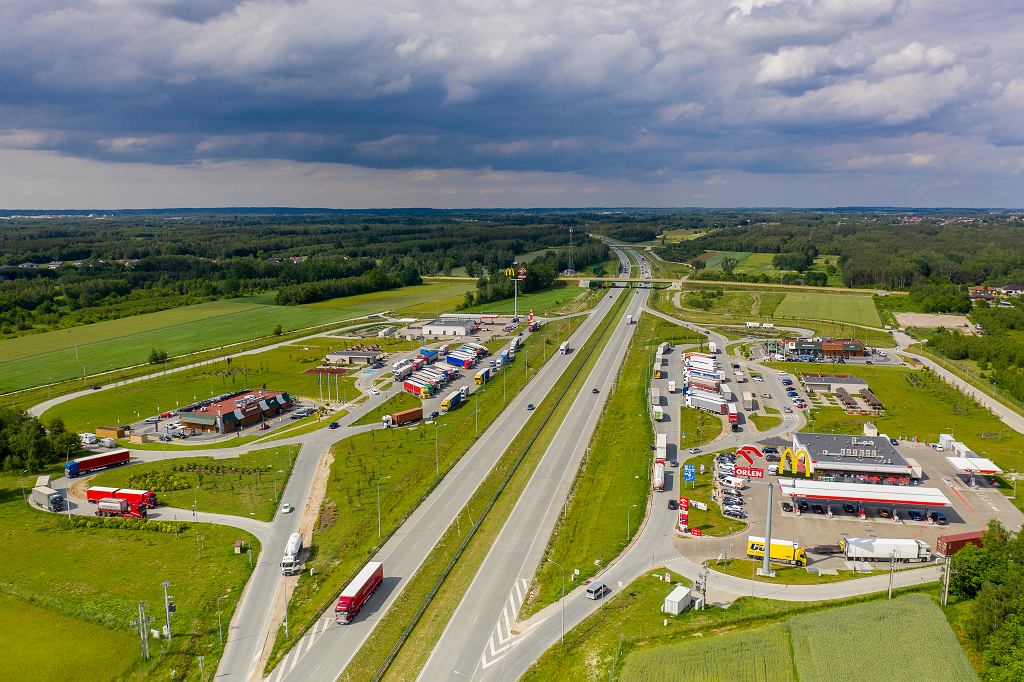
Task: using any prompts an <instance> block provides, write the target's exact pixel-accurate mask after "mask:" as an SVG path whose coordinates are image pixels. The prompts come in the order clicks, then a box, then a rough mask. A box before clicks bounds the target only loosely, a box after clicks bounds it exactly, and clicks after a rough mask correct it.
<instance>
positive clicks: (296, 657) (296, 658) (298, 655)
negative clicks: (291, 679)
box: [288, 642, 302, 675]
mask: <svg viewBox="0 0 1024 682" xmlns="http://www.w3.org/2000/svg"><path fill="white" fill-rule="evenodd" d="M300 645H301V642H300ZM301 648H302V647H301V646H297V647H295V655H294V656H292V664H291V667H289V668H288V674H289V675H290V674H291V672H292V671H293V670H295V664H296V663H298V662H299V659H300V658H302V654H301V652H300V649H301Z"/></svg>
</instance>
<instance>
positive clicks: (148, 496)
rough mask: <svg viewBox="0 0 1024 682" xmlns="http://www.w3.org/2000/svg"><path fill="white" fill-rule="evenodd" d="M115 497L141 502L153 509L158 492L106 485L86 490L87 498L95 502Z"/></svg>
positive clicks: (136, 502)
mask: <svg viewBox="0 0 1024 682" xmlns="http://www.w3.org/2000/svg"><path fill="white" fill-rule="evenodd" d="M108 498H114V499H118V500H125V501H127V502H131V503H133V504H139V505H142V506H144V507H148V508H149V509H152V508H153V507H155V506H156V493H154V492H153V491H151V490H133V489H131V488H111V487H109V486H105V485H94V486H92V487H91V488H88V489H87V490H86V491H85V499H86V500H87V501H89V502H92V503H93V504H98V503H99V502H100V501H101V500H105V499H108Z"/></svg>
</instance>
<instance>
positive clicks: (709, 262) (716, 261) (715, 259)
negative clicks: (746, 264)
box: [699, 251, 751, 270]
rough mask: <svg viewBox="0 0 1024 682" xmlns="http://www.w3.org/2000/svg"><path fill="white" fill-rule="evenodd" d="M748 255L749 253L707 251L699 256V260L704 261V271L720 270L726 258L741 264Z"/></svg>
mask: <svg viewBox="0 0 1024 682" xmlns="http://www.w3.org/2000/svg"><path fill="white" fill-rule="evenodd" d="M750 255H751V253H750V252H749V251H708V252H706V253H704V254H702V255H701V256H699V259H700V260H703V261H704V268H705V269H706V270H720V269H721V265H722V261H723V260H725V259H726V258H734V259H735V260H737V261H739V262H740V263H742V262H743V261H745V260H746V259H747V258H749V257H750Z"/></svg>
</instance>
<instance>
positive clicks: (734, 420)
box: [725, 403, 740, 424]
mask: <svg viewBox="0 0 1024 682" xmlns="http://www.w3.org/2000/svg"><path fill="white" fill-rule="evenodd" d="M725 410H726V414H727V415H729V423H730V424H739V423H740V413H739V410H737V409H736V403H728V404H726V406H725Z"/></svg>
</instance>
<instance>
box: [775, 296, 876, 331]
mask: <svg viewBox="0 0 1024 682" xmlns="http://www.w3.org/2000/svg"><path fill="white" fill-rule="evenodd" d="M774 317H775V318H776V319H786V318H803V319H809V320H835V321H836V322H849V323H851V324H862V325H866V326H869V327H881V326H882V320H881V318H879V317H878V310H877V308H875V302H874V300H873V299H872V298H871V297H870V296H867V295H858V294H827V293H811V292H807V293H789V294H786V297H785V298H784V299H783V300H782V303H780V304H779V307H778V308H776V309H775V314H774Z"/></svg>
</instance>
